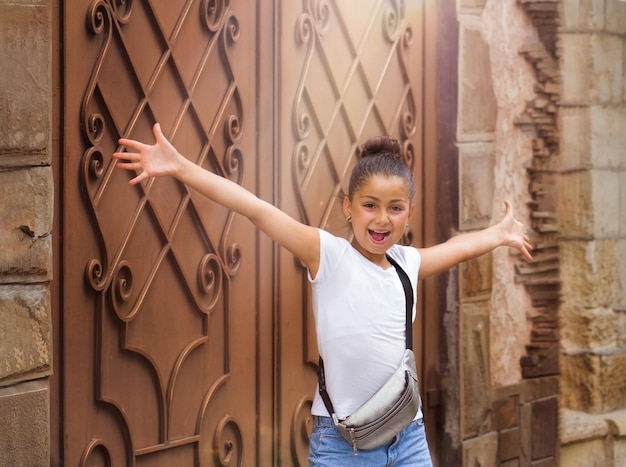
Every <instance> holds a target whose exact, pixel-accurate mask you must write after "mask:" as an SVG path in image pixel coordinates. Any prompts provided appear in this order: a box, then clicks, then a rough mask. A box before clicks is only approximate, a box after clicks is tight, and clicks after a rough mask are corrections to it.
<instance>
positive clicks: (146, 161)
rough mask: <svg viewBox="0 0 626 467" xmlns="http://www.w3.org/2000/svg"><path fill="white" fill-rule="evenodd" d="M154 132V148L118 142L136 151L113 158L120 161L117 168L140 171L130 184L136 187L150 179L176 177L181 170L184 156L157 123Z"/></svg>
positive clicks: (116, 153)
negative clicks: (165, 176) (163, 176)
mask: <svg viewBox="0 0 626 467" xmlns="http://www.w3.org/2000/svg"><path fill="white" fill-rule="evenodd" d="M152 132H153V134H154V138H155V140H156V143H155V144H154V145H152V146H150V145H147V144H144V143H141V142H139V141H135V140H132V139H126V138H120V140H119V141H118V142H119V144H120V145H121V146H126V148H127V149H129V150H133V151H135V152H130V151H129V152H115V153H113V157H114V158H115V159H118V160H119V161H120V162H118V163H117V167H119V168H120V169H124V170H137V171H140V173H139V174H138V175H137V176H136V177H134V178H132V179H131V180H130V181H129V182H128V183H129V185H136V184H137V183H139V182H141V181H143V180H145V179H147V178H148V177H159V176H161V175H174V176H175V175H176V173H177V171H178V169H179V168H180V158H181V157H182V156H181V155H180V154H179V153H178V151H176V149H175V148H174V146H172V144H171V143H170V142H169V141H168V140H167V138H165V136H163V133H162V132H161V125H159V124H158V123H155V124H154V126H153V127H152Z"/></svg>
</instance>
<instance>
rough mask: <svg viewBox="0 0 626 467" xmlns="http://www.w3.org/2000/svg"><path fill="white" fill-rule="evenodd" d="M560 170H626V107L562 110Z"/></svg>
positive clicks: (565, 108) (571, 108) (564, 108)
mask: <svg viewBox="0 0 626 467" xmlns="http://www.w3.org/2000/svg"><path fill="white" fill-rule="evenodd" d="M559 115H560V125H561V139H560V144H561V154H562V157H561V167H560V168H561V170H563V171H571V170H580V169H591V168H596V169H621V170H623V169H624V168H626V157H625V153H624V148H625V147H626V132H625V131H624V122H625V121H626V107H624V106H614V107H602V106H592V107H562V108H561V109H560V111H559Z"/></svg>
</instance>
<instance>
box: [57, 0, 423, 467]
mask: <svg viewBox="0 0 626 467" xmlns="http://www.w3.org/2000/svg"><path fill="white" fill-rule="evenodd" d="M63 12H64V13H63V14H64V18H63V23H64V24H63V29H64V37H63V40H62V43H63V50H64V66H63V77H64V83H63V84H64V88H63V104H64V105H63V113H64V122H63V125H64V126H63V131H62V134H63V141H62V144H63V145H62V154H61V156H60V157H59V161H58V162H59V165H60V166H61V169H60V171H59V172H60V173H61V174H62V180H61V181H60V183H61V184H62V188H61V189H60V191H59V192H60V196H61V199H60V200H59V201H58V202H59V203H60V205H61V206H62V209H61V214H62V219H61V222H60V228H59V230H60V234H61V236H62V239H63V240H62V248H61V251H59V252H57V257H58V258H59V259H58V260H57V261H59V263H60V264H59V267H58V270H59V271H61V275H62V277H61V278H57V279H59V283H60V284H61V285H60V291H59V292H60V293H59V295H60V299H59V303H60V309H59V312H58V316H59V318H58V323H59V324H58V327H59V329H60V335H61V340H60V342H59V345H58V347H57V352H59V353H60V354H61V365H60V366H61V367H60V368H57V370H56V376H55V377H56V378H57V380H58V381H57V383H58V385H59V388H60V393H59V399H60V401H59V403H60V406H61V423H62V425H61V426H62V428H61V438H62V439H63V441H62V442H63V446H62V448H59V451H62V452H61V453H60V455H59V456H60V457H62V458H63V459H64V463H63V465H65V466H88V465H89V466H92V465H96V466H100V465H102V466H114V467H117V466H150V467H152V466H157V467H158V466H192V465H199V466H200V465H202V466H213V465H216V466H220V465H222V466H224V465H229V466H237V465H246V466H249V465H262V466H264V465H285V466H288V465H306V454H307V450H308V434H309V432H310V413H309V409H310V405H311V401H312V396H313V393H314V390H315V383H316V368H317V347H316V340H315V332H314V323H313V320H312V314H311V309H310V296H309V286H308V281H307V277H306V272H305V271H304V270H303V268H302V267H301V265H300V264H299V263H298V262H296V261H294V258H293V257H292V256H291V255H289V254H288V253H286V252H285V251H283V250H280V249H278V248H275V247H274V245H273V244H272V243H271V242H270V241H269V240H268V239H267V237H265V236H264V235H261V234H259V233H258V232H257V231H256V230H255V229H254V228H253V226H252V224H251V223H249V222H248V221H247V220H246V219H243V218H242V217H240V216H234V215H233V214H232V213H231V212H228V211H227V210H225V209H223V208H222V207H220V206H216V205H215V204H213V203H211V202H208V201H207V200H205V199H203V198H202V197H199V196H198V195H197V193H194V192H192V191H190V190H189V189H187V188H186V187H185V186H183V185H181V184H180V183H178V182H176V181H174V180H172V179H168V178H163V179H156V180H150V181H148V182H146V183H143V184H141V185H138V186H134V187H130V186H129V185H128V180H129V178H130V177H131V176H132V175H130V174H128V173H126V172H121V171H118V170H116V169H115V168H114V163H113V161H112V158H111V154H112V153H113V152H114V151H115V150H116V149H117V143H116V141H117V140H118V138H119V137H120V136H129V137H131V138H135V139H140V140H146V141H152V139H153V138H152V134H151V125H152V123H153V122H154V121H158V122H160V123H161V125H162V128H163V131H164V133H165V134H166V135H167V136H168V137H169V138H170V139H171V140H172V142H173V143H174V145H175V146H176V147H177V148H178V149H179V150H180V151H181V152H182V153H183V154H185V155H186V156H187V157H189V158H190V159H192V160H193V161H195V162H197V163H199V164H201V165H202V166H204V167H206V168H207V169H209V170H211V171H214V172H216V173H218V174H220V175H222V176H224V177H228V178H230V179H231V180H233V181H235V182H237V183H239V184H241V185H243V186H245V187H246V188H247V189H249V190H250V191H252V192H254V193H257V194H259V196H261V197H262V198H264V199H266V200H269V201H273V202H275V203H276V204H277V205H278V206H280V207H281V208H282V209H284V210H285V211H287V212H288V213H289V214H291V215H293V216H294V217H296V218H298V219H301V220H302V221H304V222H308V223H309V224H311V225H316V226H321V227H324V228H326V229H328V230H330V231H331V232H333V233H336V234H340V235H348V232H349V229H348V225H347V224H346V223H345V220H344V219H343V215H342V213H341V201H342V190H343V189H345V188H346V186H347V174H348V173H349V171H350V169H351V168H352V166H353V165H354V163H355V159H356V154H357V149H358V145H359V144H360V143H362V142H363V141H364V140H365V139H366V138H367V137H369V136H371V135H375V134H389V135H391V136H393V137H396V138H398V139H400V141H401V142H402V145H403V148H404V156H405V157H406V159H407V161H408V162H409V163H410V164H411V165H412V167H413V169H414V173H415V178H416V181H417V183H418V186H419V185H421V181H422V179H423V174H422V167H423V150H422V147H423V142H422V138H423V131H422V126H423V125H422V121H423V110H422V109H423V102H422V101H423V96H422V87H423V86H422V84H423V83H422V79H423V76H422V73H423V55H422V54H423V44H422V37H423V34H422V33H423V30H422V29H423V23H424V19H423V15H424V12H423V1H422V0H415V1H410V2H404V1H401V0H349V1H348V0H334V1H324V0H296V1H291V0H289V1H286V0H284V1H280V0H256V1H252V0H230V1H229V0H142V1H137V0H66V1H65V2H64V3H63ZM416 201H417V208H416V213H415V216H414V218H413V225H412V226H411V229H410V231H409V233H408V234H407V237H406V238H405V241H406V242H412V243H413V244H421V242H422V230H421V226H422V217H423V212H422V206H423V199H422V197H421V194H420V193H418V199H417V200H416ZM422 321H423V313H422V311H421V307H420V308H418V317H417V319H416V326H415V332H414V335H415V336H416V337H415V339H416V345H415V351H416V357H417V360H418V362H420V361H422V360H423V359H422V354H421V351H422V347H421V345H420V341H419V340H418V339H419V336H421V335H422V329H423V327H422V326H421V323H422ZM422 342H423V341H422ZM424 372H425V370H424V369H423V368H420V373H421V374H420V376H421V377H422V381H424ZM54 423H55V422H54ZM53 450H54V449H53Z"/></svg>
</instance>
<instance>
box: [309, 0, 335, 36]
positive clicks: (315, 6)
mask: <svg viewBox="0 0 626 467" xmlns="http://www.w3.org/2000/svg"><path fill="white" fill-rule="evenodd" d="M305 9H306V10H307V11H308V12H309V13H310V14H311V17H312V18H313V21H314V22H315V30H316V31H317V32H318V33H319V34H320V35H325V34H326V32H327V31H328V25H329V23H330V21H329V20H330V6H329V4H328V0H308V1H307V2H306V3H305Z"/></svg>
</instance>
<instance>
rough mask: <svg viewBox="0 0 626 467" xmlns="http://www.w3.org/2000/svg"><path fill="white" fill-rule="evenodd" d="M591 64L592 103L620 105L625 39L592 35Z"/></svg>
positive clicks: (590, 91) (590, 90)
mask: <svg viewBox="0 0 626 467" xmlns="http://www.w3.org/2000/svg"><path fill="white" fill-rule="evenodd" d="M624 17H625V18H626V14H625V15H624ZM607 21H609V18H608V17H607ZM591 62H592V67H593V68H592V80H591V88H590V89H589V93H590V99H591V101H593V102H600V103H603V104H610V103H613V104H618V103H620V102H621V101H622V89H623V87H624V39H623V38H621V37H618V36H613V35H603V34H601V35H592V36H591Z"/></svg>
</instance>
